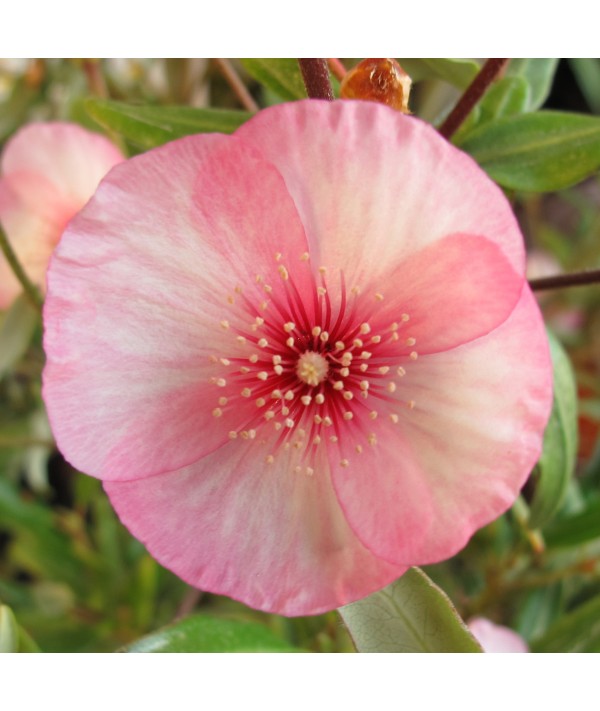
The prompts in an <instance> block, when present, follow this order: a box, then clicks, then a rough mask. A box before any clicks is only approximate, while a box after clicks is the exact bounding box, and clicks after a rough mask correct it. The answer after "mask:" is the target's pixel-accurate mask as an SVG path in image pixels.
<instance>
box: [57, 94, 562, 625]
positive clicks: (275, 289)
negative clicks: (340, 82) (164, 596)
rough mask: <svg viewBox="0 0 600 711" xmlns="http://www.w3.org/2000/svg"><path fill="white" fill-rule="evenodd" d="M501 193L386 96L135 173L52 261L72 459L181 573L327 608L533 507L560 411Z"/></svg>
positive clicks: (156, 156)
mask: <svg viewBox="0 0 600 711" xmlns="http://www.w3.org/2000/svg"><path fill="white" fill-rule="evenodd" d="M523 270H524V251H523V242H522V238H521V235H520V233H519V230H518V228H517V225H516V222H515V219H514V217H513V215H512V212H511V210H510V208H509V205H508V203H507V202H506V200H505V199H504V197H503V195H502V193H501V191H500V190H499V189H498V188H497V187H496V186H495V185H494V184H493V183H492V182H491V181H490V180H489V179H488V178H487V177H486V176H485V175H484V174H483V173H482V171H481V170H480V169H479V168H478V167H477V166H476V165H475V164H474V162H473V161H472V160H471V159H470V158H469V157H467V156H466V155H464V154H462V153H461V152H459V151H458V150H456V149H455V148H453V147H452V146H451V145H449V144H448V143H447V142H446V141H445V140H443V139H441V138H440V137H439V136H438V135H437V133H436V132H435V131H434V130H433V129H432V128H431V127H430V126H428V125H426V124H425V123H422V122H421V121H419V120H417V119H415V118H412V117H406V116H403V115H400V114H398V113H396V112H394V111H392V110H390V109H388V108H386V107H383V106H379V105H375V104H372V103H361V102H345V101H344V102H335V103H326V102H323V103H322V102H318V101H305V102H298V103H293V104H287V105H281V106H277V107H275V108H272V109H269V110H266V111H262V112H260V113H259V114H258V115H257V116H256V117H254V118H253V119H252V120H250V121H249V122H248V123H247V124H245V125H244V126H243V127H242V128H241V129H239V130H238V131H237V132H236V134H235V135H234V136H221V135H201V136H192V137H189V138H184V139H182V140H179V141H175V142H173V143H171V144H168V145H165V146H163V147H161V148H158V149H156V150H152V151H150V152H148V153H146V154H145V155H141V156H139V157H137V158H134V159H133V160H130V161H128V162H127V163H124V164H123V165H120V166H117V168H115V169H114V170H113V171H111V173H110V174H109V175H108V177H107V178H105V180H104V181H103V182H102V184H101V185H100V187H99V189H98V191H97V192H96V195H95V196H94V198H93V199H92V200H91V201H90V203H89V204H88V205H87V206H86V208H85V209H84V210H83V211H82V212H81V213H80V214H79V215H78V216H77V217H76V219H75V220H73V222H72V223H71V225H70V226H69V227H68V229H67V231H66V233H65V235H64V237H63V239H62V241H61V244H60V246H59V248H58V250H57V251H56V253H55V256H54V258H53V261H52V264H51V267H50V270H49V292H48V298H47V302H46V311H45V322H46V336H45V345H46V351H47V355H48V364H47V367H46V371H45V378H44V395H45V400H46V403H47V405H48V409H49V413H50V418H51V422H52V424H53V429H54V433H55V435H56V437H57V441H58V443H59V446H60V448H61V449H62V451H63V453H64V454H65V456H66V457H67V458H68V459H69V460H70V461H71V462H72V463H73V464H74V465H75V466H76V467H78V468H80V469H81V470H83V471H85V472H87V473H88V474H91V475H93V476H96V477H99V478H101V479H103V480H104V481H105V488H106V491H107V492H108V495H109V496H110V498H111V501H112V503H113V505H114V507H115V508H116V510H117V512H118V514H119V516H120V517H121V519H122V521H123V522H124V523H125V525H126V526H127V527H128V528H129V529H130V530H131V531H132V533H133V534H134V535H135V536H137V537H138V538H139V539H140V540H142V541H143V542H144V543H145V544H146V546H147V547H148V549H149V551H150V552H151V553H152V555H154V556H155V557H156V558H157V560H158V561H160V562H161V563H162V564H163V565H165V566H166V567H168V568H170V569H171V570H173V571H174V572H175V573H177V574H178V575H179V576H180V577H182V578H183V579H184V580H186V581H188V582H189V583H190V584H192V585H195V586H197V587H199V588H202V589H204V590H208V591H212V592H215V593H223V594H227V595H230V596H232V597H234V598H237V599H239V600H242V601H244V602H245V603H247V604H249V605H252V606H254V607H257V608H260V609H263V610H269V611H274V612H279V613H283V614H287V615H302V614H312V613H315V614H316V613H319V612H321V611H324V610H328V609H331V608H334V607H336V606H340V605H343V604H346V603H349V602H352V601H353V600H356V599H358V598H361V597H364V596H365V595H368V594H369V593H371V592H373V591H375V590H377V589H379V588H382V587H384V586H385V585H387V584H388V583H389V582H390V581H392V580H394V579H395V578H397V577H398V576H399V575H401V574H402V573H403V572H404V571H405V570H406V568H407V566H410V565H413V564H425V563H432V562H435V561H439V560H441V559H443V558H447V557H448V556H451V555H453V554H454V553H455V552H456V551H458V550H459V549H460V548H462V547H463V546H464V545H465V543H466V542H467V541H468V539H469V537H470V536H471V535H472V533H473V532H474V531H475V530H476V529H477V528H479V527H480V526H483V525H484V524H486V523H488V522H489V521H491V520H492V519H494V518H496V517H497V516H498V515H500V514H501V513H502V512H503V511H505V510H506V509H507V508H508V507H509V506H510V505H511V504H512V502H513V501H514V499H515V497H516V496H517V494H518V492H519V489H520V487H521V486H522V484H523V482H524V481H525V479H526V478H527V476H528V474H529V472H530V470H531V468H532V466H533V465H534V463H535V462H536V460H537V458H538V456H539V453H540V447H541V439H542V433H543V430H544V426H545V423H546V420H547V417H548V413H549V409H550V403H551V371H550V361H549V355H548V348H547V343H546V338H545V333H544V328H543V324H542V320H541V318H540V314H539V311H538V308H537V305H536V303H535V301H534V299H533V297H532V295H531V293H530V290H529V288H528V287H527V286H526V284H525V282H524V277H523Z"/></svg>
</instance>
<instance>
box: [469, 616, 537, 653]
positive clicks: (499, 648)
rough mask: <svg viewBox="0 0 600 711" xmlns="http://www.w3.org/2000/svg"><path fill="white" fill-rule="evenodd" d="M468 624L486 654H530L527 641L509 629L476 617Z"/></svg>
mask: <svg viewBox="0 0 600 711" xmlns="http://www.w3.org/2000/svg"><path fill="white" fill-rule="evenodd" d="M467 624H468V626H469V629H470V630H471V632H472V633H473V636H474V637H475V639H477V641H478V642H479V644H481V646H482V647H483V651H484V652H520V653H523V652H529V648H528V646H527V643H526V642H525V640H524V639H523V638H522V637H521V636H520V635H518V634H517V633H516V632H513V630H511V629H510V628H509V627H504V626H503V625H495V624H494V623H493V622H491V621H490V620H487V619H486V618H485V617H474V618H473V619H472V620H469V622H468V623H467Z"/></svg>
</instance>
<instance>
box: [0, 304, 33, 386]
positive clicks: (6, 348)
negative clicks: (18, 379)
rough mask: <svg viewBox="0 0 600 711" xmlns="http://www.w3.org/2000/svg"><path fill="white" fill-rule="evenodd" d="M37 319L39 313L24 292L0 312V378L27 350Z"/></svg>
mask: <svg viewBox="0 0 600 711" xmlns="http://www.w3.org/2000/svg"><path fill="white" fill-rule="evenodd" d="M38 319H39V313H38V312H37V311H36V310H35V309H34V308H33V306H32V305H31V302H30V301H29V299H28V298H27V297H26V296H25V295H24V294H21V295H20V296H18V297H17V298H16V299H15V301H14V302H13V304H12V306H11V307H10V308H9V310H8V311H7V312H6V313H5V314H0V378H1V377H2V376H3V375H4V374H5V373H6V371H7V370H9V369H10V368H12V366H13V365H15V363H17V362H18V361H19V359H20V358H21V356H22V355H23V354H24V353H25V351H26V350H27V346H28V345H29V343H30V341H31V337H32V336H33V332H34V331H35V327H36V324H37V323H38Z"/></svg>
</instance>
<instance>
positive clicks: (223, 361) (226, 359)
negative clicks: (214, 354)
mask: <svg viewBox="0 0 600 711" xmlns="http://www.w3.org/2000/svg"><path fill="white" fill-rule="evenodd" d="M219 360H220V361H221V363H222V364H223V365H231V361H230V360H229V359H228V358H219Z"/></svg>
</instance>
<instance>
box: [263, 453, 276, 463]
mask: <svg viewBox="0 0 600 711" xmlns="http://www.w3.org/2000/svg"><path fill="white" fill-rule="evenodd" d="M274 461H275V457H274V456H273V455H272V454H269V455H267V456H266V457H265V462H266V463H267V464H273V462H274Z"/></svg>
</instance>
